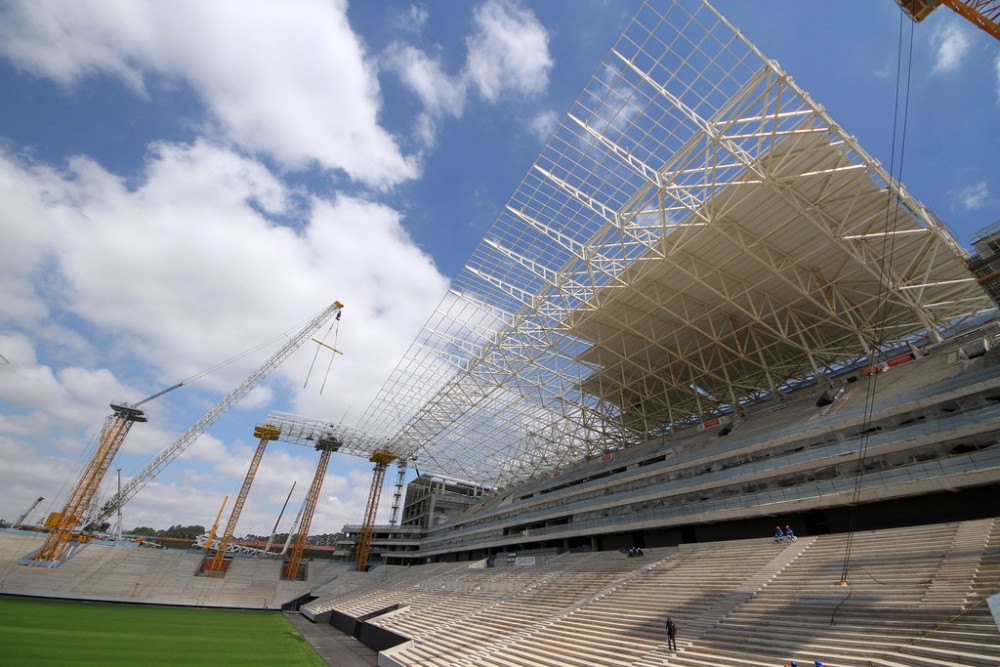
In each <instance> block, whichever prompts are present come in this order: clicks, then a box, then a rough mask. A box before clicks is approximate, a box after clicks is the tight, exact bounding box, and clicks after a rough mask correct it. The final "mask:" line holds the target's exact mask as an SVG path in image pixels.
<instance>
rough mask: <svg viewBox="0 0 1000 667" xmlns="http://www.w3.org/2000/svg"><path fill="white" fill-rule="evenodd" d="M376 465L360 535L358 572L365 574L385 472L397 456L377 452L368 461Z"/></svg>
mask: <svg viewBox="0 0 1000 667" xmlns="http://www.w3.org/2000/svg"><path fill="white" fill-rule="evenodd" d="M368 460H369V461H371V462H372V463H374V464H375V471H374V472H373V473H372V488H371V491H369V492H368V509H367V510H366V511H365V522H364V524H362V526H361V534H360V535H358V549H357V559H358V572H364V571H365V570H366V569H367V568H368V552H369V551H370V550H371V547H372V535H373V534H374V533H375V514H376V513H377V512H378V501H379V498H380V497H381V496H382V483H383V482H384V481H385V470H386V468H387V467H389V464H390V463H392V462H393V461H395V460H396V455H395V454H393V453H392V452H389V451H386V450H384V449H379V450H376V451H375V453H374V454H372V456H371V458H370V459H368Z"/></svg>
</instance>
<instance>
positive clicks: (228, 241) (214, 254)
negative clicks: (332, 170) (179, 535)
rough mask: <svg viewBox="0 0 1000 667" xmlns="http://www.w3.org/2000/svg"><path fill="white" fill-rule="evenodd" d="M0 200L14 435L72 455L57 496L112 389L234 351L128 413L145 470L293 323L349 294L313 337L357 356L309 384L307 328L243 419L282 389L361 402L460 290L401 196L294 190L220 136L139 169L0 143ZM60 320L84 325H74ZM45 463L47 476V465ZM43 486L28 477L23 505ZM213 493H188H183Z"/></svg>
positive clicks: (129, 451)
mask: <svg viewBox="0 0 1000 667" xmlns="http://www.w3.org/2000/svg"><path fill="white" fill-rule="evenodd" d="M0 199H2V200H3V201H4V202H5V206H3V207H0V234H2V236H3V238H4V239H5V250H6V251H7V253H6V254H7V255H8V256H9V257H10V258H11V261H9V262H4V263H0V278H2V279H3V280H4V284H5V287H6V286H7V285H11V286H13V289H12V292H11V294H12V296H13V297H14V298H11V299H3V300H0V317H3V318H4V321H5V322H6V323H8V328H7V330H6V331H5V332H4V333H3V334H2V335H0V351H2V352H3V354H4V356H5V358H7V359H8V360H10V362H11V363H10V364H6V365H4V366H2V367H0V368H2V371H0V402H2V403H3V404H4V405H5V406H6V409H5V411H4V415H3V417H2V418H0V432H3V433H4V434H5V435H6V436H7V437H8V438H9V439H10V440H9V442H10V443H11V444H10V446H11V447H16V448H20V449H25V450H27V451H31V452H32V454H30V456H31V457H32V458H33V460H35V461H36V462H38V464H39V465H41V462H42V461H44V459H45V457H46V456H56V457H60V460H62V461H63V463H62V464H60V465H59V466H49V468H50V469H51V471H52V474H51V475H50V476H49V477H48V478H47V482H46V485H45V487H46V490H47V491H48V492H49V493H53V494H54V493H56V492H58V490H59V488H61V487H62V486H63V485H64V484H65V483H66V480H65V479H64V478H62V477H59V475H61V474H64V473H63V472H61V471H63V470H64V469H65V468H67V467H71V465H72V461H74V460H75V458H76V456H77V455H80V452H82V451H83V450H84V447H85V445H86V443H87V442H88V440H90V439H91V438H92V437H93V436H94V434H95V433H96V431H97V430H98V429H99V428H100V425H101V422H102V419H103V417H104V415H106V414H108V412H109V409H108V403H109V402H110V401H118V400H128V401H133V402H134V401H136V400H138V399H141V398H144V397H145V396H148V395H150V394H152V393H153V392H155V391H157V390H158V389H161V388H163V387H166V386H169V385H171V384H173V383H175V382H177V381H178V380H181V379H184V378H187V377H190V376H192V375H195V374H198V373H200V372H201V371H203V370H205V369H207V368H210V367H212V366H215V365H217V364H218V363H219V362H220V361H223V360H227V359H234V360H233V362H232V363H230V364H228V365H226V366H224V367H222V368H219V369H218V370H217V371H215V372H213V373H212V374H210V375H207V376H205V377H203V378H201V379H200V380H198V381H197V382H195V383H193V384H192V385H190V386H187V387H184V388H182V389H180V390H177V391H175V392H172V393H170V394H168V395H166V396H165V397H163V398H162V399H158V400H157V401H155V402H153V403H150V404H148V405H147V406H144V407H145V408H147V409H148V413H149V415H150V422H149V423H148V424H141V425H137V426H136V427H135V428H133V430H132V432H131V433H130V435H129V439H128V441H127V442H126V446H125V447H124V448H123V452H122V456H123V459H122V461H121V463H116V465H121V466H122V467H123V468H124V470H125V471H126V474H127V475H129V474H133V473H134V472H137V471H138V470H139V469H141V468H142V467H143V466H144V465H145V464H146V463H147V462H148V461H149V460H150V459H151V458H152V454H153V453H156V452H159V451H161V450H162V449H163V448H164V447H166V446H167V445H168V444H169V443H171V442H172V441H173V440H174V439H175V438H176V437H177V435H179V434H180V433H181V432H182V431H184V430H185V429H186V428H187V427H188V426H189V425H190V424H191V423H193V422H194V421H195V419H196V418H197V417H198V416H200V415H201V414H202V413H204V412H206V411H207V410H208V409H209V408H211V407H212V406H213V405H214V403H215V402H216V401H217V400H218V399H219V398H221V397H222V396H223V395H224V394H225V393H228V392H229V391H231V390H232V389H233V388H234V387H235V386H237V384H238V383H240V382H242V381H243V380H244V379H245V378H246V376H247V375H248V374H249V373H250V371H251V370H253V369H254V368H255V367H256V366H257V365H259V364H260V363H262V362H263V361H264V359H266V357H267V356H269V355H270V354H272V353H273V352H274V351H275V350H276V349H277V347H278V346H279V345H280V344H281V342H283V341H285V340H287V337H285V336H282V335H281V334H282V332H285V331H290V330H292V329H294V328H296V326H297V323H300V322H302V321H304V320H305V319H306V318H308V317H310V316H311V315H313V314H315V313H316V312H318V311H319V310H320V309H321V308H323V307H325V306H326V305H327V304H329V303H331V302H332V301H333V300H334V299H339V300H341V301H342V302H343V303H344V304H345V308H344V314H343V318H342V321H341V322H340V323H339V324H338V325H337V327H336V328H335V329H333V330H332V331H331V330H329V329H324V330H322V331H320V332H318V333H317V334H316V336H317V337H319V338H323V337H326V338H327V340H328V342H329V343H331V344H333V343H334V342H335V341H336V347H337V348H338V349H341V350H342V351H343V352H344V354H343V355H342V356H337V358H336V363H335V364H334V366H333V369H332V371H331V375H330V378H329V382H328V386H327V390H326V392H325V393H324V394H320V393H319V392H318V389H317V387H318V385H319V382H318V381H316V380H314V381H313V382H312V383H311V384H310V386H309V387H308V388H307V389H303V388H302V384H303V381H304V378H305V377H306V375H307V373H308V367H309V364H310V362H311V359H312V353H313V350H314V347H313V346H314V344H312V343H309V344H308V346H307V347H306V349H301V350H299V351H298V353H296V354H294V355H292V356H291V357H290V358H288V359H287V360H286V361H285V362H284V363H283V364H282V366H281V367H280V368H279V369H277V370H276V371H275V372H274V373H273V374H272V375H271V377H270V378H269V379H268V383H267V384H266V385H261V386H259V387H258V389H256V390H255V392H253V393H251V395H250V396H248V397H247V399H246V401H245V402H244V403H241V404H240V405H239V406H237V408H234V409H233V411H232V415H231V416H232V418H233V419H235V420H238V422H239V423H241V424H245V426H243V427H241V428H245V429H246V431H248V432H249V431H250V430H251V428H252V425H253V423H256V422H258V421H260V420H262V419H263V417H264V412H265V411H266V410H267V409H269V407H270V406H271V405H272V404H273V402H274V399H275V398H276V397H277V393H278V392H279V391H280V392H281V393H282V395H283V396H284V401H285V403H286V404H287V407H284V408H283V409H289V410H290V411H293V412H297V413H299V414H304V415H308V416H310V417H317V418H332V417H334V416H338V417H340V416H343V415H345V414H347V413H348V412H350V413H351V414H352V416H353V417H360V416H361V414H362V413H363V412H364V409H365V408H366V407H367V405H368V403H369V402H370V401H371V400H372V398H374V396H375V395H376V393H377V392H378V390H379V388H380V387H381V384H382V382H383V381H384V379H385V378H386V377H388V375H389V374H390V372H391V368H392V366H393V365H394V364H395V362H396V360H398V359H399V358H400V357H402V355H403V352H404V351H405V350H406V349H407V347H408V345H409V344H410V342H411V341H412V340H413V337H414V336H415V335H416V332H417V331H418V330H419V328H420V326H421V325H422V324H423V322H424V320H425V319H426V314H427V312H430V311H431V310H432V309H433V307H434V306H435V305H436V304H437V303H438V301H439V300H440V297H441V294H443V293H445V291H446V289H447V283H448V281H447V279H446V278H445V277H444V276H442V275H441V274H440V273H439V272H438V271H437V269H436V268H435V266H434V264H433V262H432V261H431V259H430V258H429V257H428V256H427V255H426V254H425V253H424V252H422V251H421V250H420V249H419V248H418V247H416V246H415V245H414V243H413V242H412V240H411V239H410V238H409V236H408V235H407V233H406V231H405V229H404V228H403V226H402V224H401V221H402V220H401V216H400V214H399V213H398V212H397V211H395V210H393V209H392V208H389V207H387V206H385V205H382V204H378V203H375V202H373V201H370V200H366V199H362V198H358V197H348V196H333V197H330V198H326V199H324V198H319V197H310V196H306V195H304V194H303V193H299V192H294V191H292V190H290V189H289V188H288V187H287V186H286V185H284V184H283V183H282V182H281V181H280V180H279V179H278V178H276V177H275V176H274V174H272V173H271V172H270V171H269V170H268V169H267V168H265V167H264V166H263V165H262V164H261V163H259V162H257V161H255V160H252V159H250V158H247V157H245V156H243V155H240V154H238V153H235V152H233V151H232V150H229V149H228V148H226V147H223V146H219V145H214V144H210V143H207V142H196V143H194V144H190V145H172V144H160V145H157V146H154V147H153V148H152V149H151V151H150V153H149V156H148V160H147V164H146V167H145V170H144V171H143V172H142V173H141V174H138V175H135V176H133V177H132V178H129V179H128V180H126V179H123V178H121V177H119V176H117V175H114V174H111V173H110V172H108V171H107V170H106V169H104V168H103V167H102V166H101V165H100V164H99V163H97V162H95V161H94V160H92V159H88V158H83V157H78V158H74V159H72V160H70V161H69V162H68V163H67V164H66V165H65V166H64V167H62V168H57V167H55V166H51V165H43V164H37V163H30V162H25V161H23V160H19V159H17V158H15V157H14V156H12V155H10V154H7V153H3V152H0ZM286 216H292V217H294V218H296V220H297V224H296V226H295V227H294V228H293V227H288V226H284V225H279V224H275V223H274V222H273V218H283V217H286ZM29 221H30V224H28V222H29ZM65 322H72V323H73V324H74V327H75V329H76V330H78V331H83V332H86V334H87V337H86V339H84V338H82V337H81V336H80V335H77V336H75V337H74V336H66V335H64V333H65V331H66V329H67V327H66V326H64V325H63V324H61V323H65ZM275 338H277V341H276V342H274V343H272V345H271V346H270V347H268V348H265V349H261V350H258V351H257V352H255V353H254V354H252V355H248V356H242V355H241V354H240V353H242V352H243V351H245V350H248V349H250V348H253V347H254V346H256V345H257V344H258V343H260V342H261V341H267V340H271V339H275ZM43 348H44V355H43V354H42V353H41V352H40V350H41V349H43ZM322 359H323V361H322V362H321V364H320V366H321V368H323V371H322V372H323V373H325V366H326V358H325V357H324V358H322ZM318 372H319V371H318ZM318 372H317V373H318ZM348 425H350V424H349V423H348ZM246 437H249V434H247V436H246ZM231 447H232V443H229V442H227V441H225V440H224V439H222V438H220V437H216V436H213V435H212V434H207V435H204V436H202V437H201V438H200V439H199V440H198V441H197V443H196V444H195V445H194V446H192V448H191V449H190V451H189V452H188V453H187V454H186V455H185V457H184V458H183V460H178V461H177V462H176V463H175V464H172V466H171V470H172V469H173V467H174V466H178V467H179V470H178V472H177V474H176V475H174V474H167V475H165V476H162V475H161V478H157V484H158V486H157V487H155V488H154V489H151V490H150V491H148V492H147V491H146V490H144V491H143V492H142V493H141V494H140V496H137V498H136V499H135V501H133V502H136V503H140V504H139V505H138V507H141V508H142V514H138V515H137V516H135V521H136V522H137V523H147V524H152V525H160V524H162V520H161V521H159V522H157V523H153V522H152V520H148V521H147V520H145V519H140V517H150V516H151V515H152V513H155V512H156V511H159V512H160V513H161V516H163V513H164V512H165V511H166V508H169V507H173V506H174V505H176V504H177V503H176V496H175V495H172V494H178V493H179V494H184V493H188V492H187V491H185V489H187V488H188V487H191V486H192V485H193V484H194V482H193V481H192V480H191V479H189V478H187V477H185V475H184V471H185V470H191V469H194V468H196V467H198V466H201V467H203V466H204V465H206V464H207V465H216V466H221V465H225V464H226V463H227V462H229V461H230V460H231V458H232V453H231ZM310 454H311V452H310ZM300 458H302V457H300ZM307 458H308V457H307ZM246 460H247V459H242V462H243V465H244V466H245V464H246ZM185 466H189V467H187V468H185ZM310 466H311V467H313V468H314V467H315V460H314V459H313V460H312V462H311V463H307V464H305V467H306V468H309V467H310ZM171 470H168V472H171ZM18 474H21V472H20V469H19V468H18V467H16V466H10V465H7V464H5V465H3V466H0V486H3V487H4V488H5V489H6V488H11V487H10V486H9V485H10V484H12V483H13V481H14V479H13V477H14V476H16V475H18ZM36 474H37V475H38V476H41V477H45V476H46V469H45V468H44V467H43V468H42V469H40V470H39V471H37V472H36ZM310 474H311V473H310ZM300 476H301V475H300ZM218 479H219V480H224V479H227V476H226V475H219V476H218ZM287 483H288V480H286V482H284V483H283V484H282V486H285V492H286V493H287ZM234 486H236V487H238V482H237V483H236V484H230V485H229V486H228V487H225V489H222V490H220V492H223V493H224V492H229V491H231V489H232V488H233V487H234ZM18 488H20V487H18ZM40 492H41V491H40V490H39V489H37V488H36V489H35V490H33V491H31V490H27V489H25V490H24V491H23V493H22V496H23V497H20V496H19V497H18V498H16V499H11V500H10V502H12V503H13V502H15V500H16V501H18V502H24V503H27V502H28V501H30V499H31V498H30V497H29V496H31V494H32V493H34V494H35V495H37V494H38V493H40ZM207 493H208V491H206V490H202V491H199V493H197V494H194V493H191V494H189V495H190V496H191V499H192V500H188V501H187V503H188V504H190V503H191V502H193V499H195V498H202V497H205V498H206V499H208V496H206V495H205V494H207ZM43 495H48V494H47V493H43ZM31 497H33V496H31ZM160 501H163V504H162V506H161V507H160V508H159V510H157V506H156V503H157V502H160ZM210 502H211V504H212V505H217V503H218V499H216V498H211V499H210ZM130 506H131V503H130ZM185 506H186V505H185ZM178 507H179V506H178ZM196 509H197V508H196ZM353 509H354V506H353V505H352V506H350V507H347V506H345V510H344V511H351V510H353ZM185 511H193V510H185ZM181 516H182V515H177V517H176V518H175V519H172V520H173V521H181V520H182V519H181ZM184 516H187V515H186V514H185V515H184ZM329 518H330V519H331V520H332V519H333V518H334V517H333V515H331V516H330V517H329ZM341 518H344V517H341ZM272 520H273V519H272ZM338 520H339V519H338ZM354 520H357V519H356V517H355V518H354ZM204 521H205V519H204V517H202V519H201V522H204ZM341 523H342V522H341ZM164 527H165V526H164ZM325 528H326V529H332V530H335V529H337V528H339V526H336V527H331V526H326V527H325Z"/></svg>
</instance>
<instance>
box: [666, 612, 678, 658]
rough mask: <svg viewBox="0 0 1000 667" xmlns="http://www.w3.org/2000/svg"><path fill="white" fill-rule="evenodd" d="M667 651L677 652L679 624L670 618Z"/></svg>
mask: <svg viewBox="0 0 1000 667" xmlns="http://www.w3.org/2000/svg"><path fill="white" fill-rule="evenodd" d="M667 649H668V650H670V651H676V650H677V624H676V623H674V622H673V620H672V619H671V618H670V617H669V616H667Z"/></svg>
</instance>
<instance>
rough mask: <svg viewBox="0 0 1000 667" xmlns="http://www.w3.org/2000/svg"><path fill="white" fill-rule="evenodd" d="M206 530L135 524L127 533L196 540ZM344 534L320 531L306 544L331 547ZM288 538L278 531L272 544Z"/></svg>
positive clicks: (262, 538)
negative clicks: (162, 528) (162, 527)
mask: <svg viewBox="0 0 1000 667" xmlns="http://www.w3.org/2000/svg"><path fill="white" fill-rule="evenodd" d="M206 532H208V531H207V530H206V529H205V526H181V525H177V526H170V528H167V529H166V530H157V529H155V528H150V527H149V526H137V527H135V528H133V529H132V530H130V531H129V535H137V536H140V537H176V538H179V539H183V540H196V539H198V538H199V537H201V536H202V535H204V534H205V533H206ZM343 536H344V534H343V533H322V534H320V535H310V536H309V537H308V539H306V543H307V544H311V545H313V546H322V547H332V546H333V545H334V543H335V542H336V541H337V540H338V539H339V538H342V537H343ZM268 537H270V536H269V535H254V534H252V533H251V534H249V535H245V536H244V537H242V538H240V539H243V540H247V541H251V542H254V541H256V542H266V541H267V538H268ZM287 539H288V533H278V534H277V535H275V536H274V544H279V545H280V544H284V543H285V540H287Z"/></svg>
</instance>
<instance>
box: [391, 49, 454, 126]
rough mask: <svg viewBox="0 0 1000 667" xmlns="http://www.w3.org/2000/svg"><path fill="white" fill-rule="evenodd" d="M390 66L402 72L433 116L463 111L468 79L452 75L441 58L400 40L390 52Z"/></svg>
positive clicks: (400, 76) (409, 85)
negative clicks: (433, 56)
mask: <svg viewBox="0 0 1000 667" xmlns="http://www.w3.org/2000/svg"><path fill="white" fill-rule="evenodd" d="M385 61H386V66H387V67H389V68H390V69H391V70H393V71H395V72H396V73H397V74H399V78H400V79H401V80H402V81H403V83H404V84H406V86H407V87H408V88H409V89H410V90H412V91H413V92H414V93H416V95H417V97H419V98H420V101H421V103H423V105H424V108H425V109H426V110H427V112H428V113H430V114H431V115H433V116H444V115H449V116H454V117H456V118H457V117H460V116H461V115H462V107H463V106H464V104H465V88H466V86H465V82H463V81H462V80H461V79H458V78H451V77H449V76H448V75H447V74H445V73H444V71H443V70H442V68H441V62H440V60H438V59H436V58H431V57H430V56H428V55H427V54H426V53H424V52H423V51H421V50H419V49H417V48H414V47H412V46H409V45H407V44H402V43H399V42H396V43H394V44H392V46H390V47H389V49H388V51H387V53H386V58H385Z"/></svg>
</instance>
